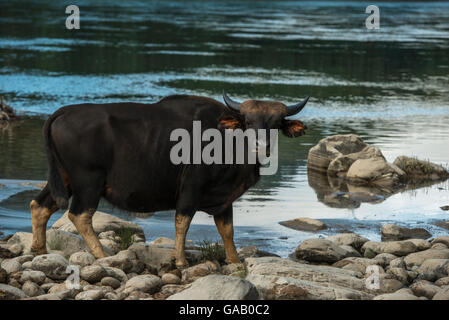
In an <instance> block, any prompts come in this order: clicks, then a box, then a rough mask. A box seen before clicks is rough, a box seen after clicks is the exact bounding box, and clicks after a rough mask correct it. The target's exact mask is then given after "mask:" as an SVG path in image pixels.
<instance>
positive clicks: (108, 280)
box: [101, 277, 120, 289]
mask: <svg viewBox="0 0 449 320" xmlns="http://www.w3.org/2000/svg"><path fill="white" fill-rule="evenodd" d="M101 285H102V286H109V287H111V288H112V289H117V288H119V287H120V281H119V280H117V279H116V278H113V277H104V278H103V279H101Z"/></svg>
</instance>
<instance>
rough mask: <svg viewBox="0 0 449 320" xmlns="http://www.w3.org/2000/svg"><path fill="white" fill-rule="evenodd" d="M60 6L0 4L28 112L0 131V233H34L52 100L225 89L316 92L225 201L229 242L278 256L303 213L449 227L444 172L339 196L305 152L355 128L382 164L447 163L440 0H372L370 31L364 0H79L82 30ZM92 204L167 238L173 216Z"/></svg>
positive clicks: (205, 232)
mask: <svg viewBox="0 0 449 320" xmlns="http://www.w3.org/2000/svg"><path fill="white" fill-rule="evenodd" d="M69 4H72V2H67V1H57V2H56V1H13V2H11V1H0V9H1V13H0V94H1V95H3V96H4V97H5V99H7V101H8V102H9V103H10V104H11V106H13V107H14V108H16V109H17V110H18V111H19V112H21V113H25V114H29V115H38V117H36V118H33V119H31V120H25V121H22V122H18V123H15V124H13V125H12V126H10V127H9V128H7V129H5V130H3V131H1V132H0V230H1V231H4V232H6V233H11V232H15V231H17V230H27V231H30V230H31V220H30V216H29V213H28V209H27V206H28V202H29V199H30V198H31V197H32V196H33V194H34V193H35V192H36V191H35V190H36V189H35V188H34V187H33V186H30V185H24V184H23V183H24V182H30V181H41V180H45V178H46V158H45V154H44V152H43V145H42V138H41V127H42V124H43V121H44V120H43V119H45V118H46V116H47V115H48V114H50V113H52V112H54V111H55V110H56V109H57V108H59V107H60V106H62V105H66V104H71V103H80V102H98V103H100V102H110V101H140V102H154V101H157V100H158V99H160V98H161V97H163V96H166V95H169V94H174V93H188V94H199V95H205V96H209V97H214V98H216V99H221V98H220V93H221V90H222V89H226V90H227V91H228V92H229V93H230V95H231V96H232V97H233V98H235V99H236V100H244V99H248V98H257V99H264V98H265V99H273V100H274V99H276V100H280V101H283V102H285V103H292V102H296V101H298V100H299V99H302V98H303V97H304V96H306V95H311V96H312V98H311V99H310V102H309V104H308V105H307V107H306V108H305V109H304V111H303V112H302V113H301V115H300V117H301V119H302V120H303V121H304V122H306V124H307V125H308V127H309V130H308V131H307V135H306V136H304V137H301V138H298V139H287V138H283V137H282V138H281V140H280V156H279V159H280V164H279V170H278V173H277V174H276V175H274V176H265V177H263V178H262V180H261V181H260V182H259V183H258V184H257V185H256V186H255V187H254V188H252V189H251V190H249V191H248V192H247V193H246V194H245V195H244V196H243V197H242V198H241V199H240V200H239V201H238V202H236V204H235V224H236V225H237V228H236V242H237V243H238V245H247V244H257V245H259V246H261V247H264V248H265V249H268V250H272V251H276V252H278V253H280V254H282V255H286V254H287V253H288V252H290V251H291V250H292V249H293V248H294V247H295V246H296V245H297V244H298V242H299V241H300V240H302V239H304V238H307V237H311V236H313V235H311V234H310V233H304V232H299V231H295V230H290V229H287V228H285V227H283V226H280V225H279V224H278V222H279V221H283V220H288V219H293V218H297V217H313V218H317V219H325V222H328V223H330V224H332V225H335V224H338V225H341V226H344V227H345V228H349V229H352V230H355V231H357V232H360V233H362V234H364V235H366V236H368V237H370V238H372V239H379V234H378V231H377V228H378V226H379V225H380V224H381V223H383V222H385V221H393V222H396V223H399V224H407V225H411V226H415V225H419V226H425V227H426V228H428V229H430V230H431V232H432V233H434V234H441V233H444V232H447V230H444V229H440V228H438V227H435V226H433V225H432V222H433V221H434V220H435V219H445V218H446V219H447V218H448V213H447V212H444V211H442V210H440V208H439V207H440V206H443V205H448V204H449V186H448V184H447V183H441V184H436V185H433V186H428V187H426V188H420V189H417V190H412V191H406V192H402V193H398V194H395V195H393V196H391V197H389V198H388V199H386V200H385V201H383V202H381V203H379V204H368V203H362V204H360V206H359V207H358V208H355V209H352V208H334V207H331V206H329V203H328V204H326V203H324V202H322V201H319V200H318V198H320V194H321V193H320V192H321V191H322V190H315V189H314V188H313V187H311V186H315V184H314V181H313V179H312V178H310V177H308V175H307V169H306V160H307V152H308V150H309V148H310V147H311V146H313V145H315V144H316V143H317V142H318V141H319V140H320V139H321V138H323V137H326V136H328V135H331V134H337V133H356V134H358V135H360V136H361V137H362V138H363V139H364V140H365V141H366V142H367V143H370V144H373V145H375V146H377V147H379V148H380V149H381V150H382V152H383V153H384V155H385V156H386V158H387V159H388V160H389V161H393V160H394V159H395V157H396V156H398V155H409V156H417V157H419V158H422V159H429V160H431V161H433V162H436V163H440V164H443V165H447V164H448V163H449V3H445V2H426V3H404V2H398V3H392V2H388V3H384V2H381V3H379V7H380V11H381V28H380V30H367V29H366V28H365V18H366V17H367V14H365V8H366V6H367V5H368V4H369V3H359V2H341V1H332V2H290V1H210V2H206V1H108V2H91V1H76V4H77V5H78V6H79V7H80V11H81V29H80V30H67V29H66V28H65V19H66V17H67V15H65V13H64V12H65V7H66V6H67V5H69ZM33 190H34V191H33ZM320 199H321V198H320ZM321 200H322V199H321ZM102 208H103V209H105V210H108V211H112V212H115V213H117V214H118V215H119V216H121V217H124V218H126V219H128V220H133V221H136V222H137V223H139V224H141V225H142V226H143V227H144V228H145V231H146V234H147V238H149V239H154V238H155V237H158V236H169V237H172V236H173V235H174V228H173V215H172V213H169V212H159V213H156V214H155V215H154V216H153V217H151V218H148V219H141V218H136V217H134V216H131V215H128V214H126V213H123V212H118V210H116V209H113V208H110V207H108V205H106V204H104V205H102ZM57 216H58V215H57V214H56V215H55V216H54V217H53V218H52V221H54V219H56V218H57ZM214 228H215V227H214V226H213V219H211V218H210V217H208V216H207V215H205V214H202V213H199V214H197V216H196V217H195V219H194V225H193V226H192V229H191V231H189V234H188V238H190V239H193V240H200V239H204V238H207V239H215V238H217V233H216V231H215V230H214ZM315 236H316V235H315ZM279 237H282V239H279ZM285 237H287V239H285Z"/></svg>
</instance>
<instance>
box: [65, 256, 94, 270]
mask: <svg viewBox="0 0 449 320" xmlns="http://www.w3.org/2000/svg"><path fill="white" fill-rule="evenodd" d="M69 262H70V264H75V265H78V266H80V267H86V266H90V265H92V264H93V263H94V262H95V257H94V256H93V255H92V254H91V253H89V252H75V253H73V254H72V255H71V256H70V259H69Z"/></svg>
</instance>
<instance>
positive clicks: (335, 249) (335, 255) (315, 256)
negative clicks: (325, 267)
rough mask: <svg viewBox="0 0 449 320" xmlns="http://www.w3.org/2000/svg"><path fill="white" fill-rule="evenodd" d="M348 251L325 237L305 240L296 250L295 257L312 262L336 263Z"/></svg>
mask: <svg viewBox="0 0 449 320" xmlns="http://www.w3.org/2000/svg"><path fill="white" fill-rule="evenodd" d="M347 254H348V251H347V250H345V249H342V248H341V247H340V246H338V245H336V244H335V243H334V242H332V241H329V240H325V239H308V240H305V241H303V242H302V243H301V244H300V245H299V246H298V247H297V248H296V250H295V253H294V255H295V257H296V258H298V259H300V260H306V261H311V262H327V263H334V262H336V261H339V260H341V259H343V258H345V257H347V256H348V255H347Z"/></svg>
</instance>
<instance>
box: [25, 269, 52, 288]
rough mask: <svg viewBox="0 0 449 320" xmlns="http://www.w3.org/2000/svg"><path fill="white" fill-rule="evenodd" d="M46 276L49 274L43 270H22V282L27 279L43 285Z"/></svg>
mask: <svg viewBox="0 0 449 320" xmlns="http://www.w3.org/2000/svg"><path fill="white" fill-rule="evenodd" d="M46 277H47V276H46V275H45V273H43V272H42V271H35V270H26V271H23V272H22V275H21V277H20V282H21V283H24V282H27V281H32V282H34V283H36V284H38V285H41V284H43V283H44V282H45V279H46Z"/></svg>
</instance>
